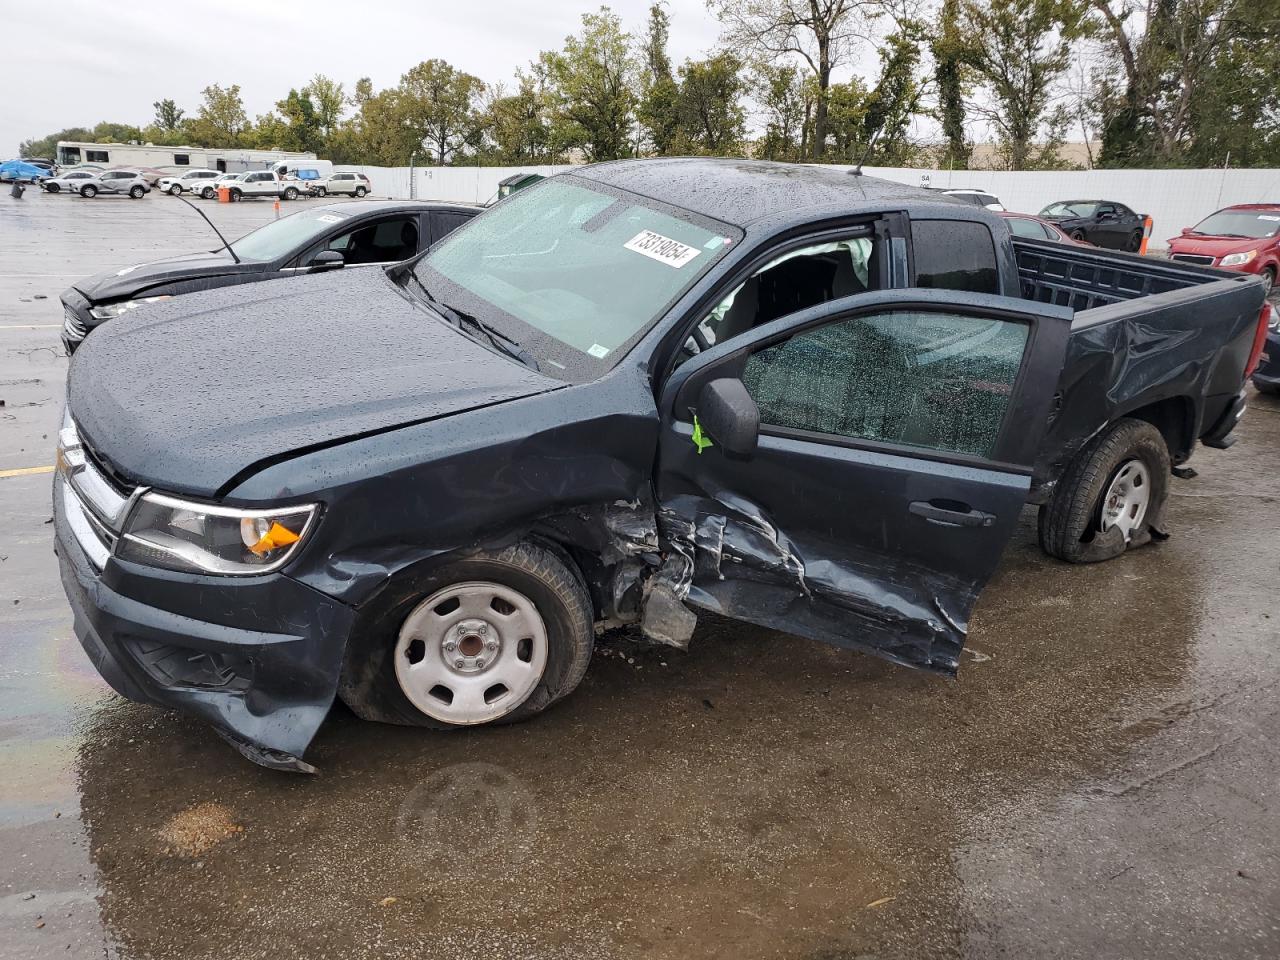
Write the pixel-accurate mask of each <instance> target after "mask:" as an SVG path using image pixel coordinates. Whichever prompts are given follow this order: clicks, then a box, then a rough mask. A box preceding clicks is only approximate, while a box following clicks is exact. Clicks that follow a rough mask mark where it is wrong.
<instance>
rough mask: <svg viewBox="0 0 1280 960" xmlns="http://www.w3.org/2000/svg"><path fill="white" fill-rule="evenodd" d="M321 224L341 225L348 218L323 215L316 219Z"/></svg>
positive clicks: (333, 214) (330, 214)
mask: <svg viewBox="0 0 1280 960" xmlns="http://www.w3.org/2000/svg"><path fill="white" fill-rule="evenodd" d="M316 219H317V220H319V221H320V222H321V223H341V222H342V221H343V220H345V219H347V218H346V217H340V216H338V215H337V214H336V213H322V214H320V216H318V217H316Z"/></svg>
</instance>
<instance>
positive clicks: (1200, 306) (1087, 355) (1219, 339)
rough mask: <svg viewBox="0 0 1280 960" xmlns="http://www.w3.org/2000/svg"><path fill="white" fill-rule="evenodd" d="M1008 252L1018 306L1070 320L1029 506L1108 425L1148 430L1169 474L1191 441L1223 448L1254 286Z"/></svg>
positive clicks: (1071, 252)
mask: <svg viewBox="0 0 1280 960" xmlns="http://www.w3.org/2000/svg"><path fill="white" fill-rule="evenodd" d="M1013 246H1014V256H1015V258H1016V260H1017V266H1018V275H1019V281H1020V284H1021V293H1022V296H1023V298H1024V299H1028V300H1035V301H1038V302H1041V303H1054V304H1058V305H1060V306H1069V307H1072V308H1073V309H1074V310H1075V311H1076V315H1075V318H1074V320H1073V321H1072V324H1071V338H1070V340H1069V341H1068V344H1067V352H1066V356H1065V358H1064V360H1063V366H1062V373H1061V375H1060V376H1059V379H1058V391H1057V396H1056V397H1055V402H1054V411H1053V413H1052V414H1051V415H1050V421H1049V424H1048V431H1047V434H1046V437H1045V444H1044V447H1043V449H1042V452H1041V456H1040V458H1039V460H1038V462H1037V465H1036V471H1035V483H1034V486H1033V491H1032V502H1043V501H1044V499H1046V498H1047V496H1048V495H1049V492H1050V491H1051V490H1052V488H1053V486H1054V484H1056V482H1057V480H1058V478H1059V477H1060V476H1061V474H1062V471H1063V470H1064V469H1065V468H1066V466H1067V464H1068V463H1069V462H1070V461H1071V459H1072V457H1074V456H1075V454H1076V453H1077V452H1078V451H1079V450H1080V448H1081V447H1083V446H1084V445H1085V444H1086V443H1088V441H1089V440H1090V439H1091V438H1092V437H1093V436H1094V435H1095V434H1096V433H1097V432H1098V431H1099V430H1101V429H1103V428H1104V427H1106V426H1107V425H1108V424H1109V423H1112V422H1114V421H1115V420H1116V419H1118V418H1120V417H1136V418H1138V419H1143V420H1147V421H1149V422H1151V423H1153V424H1154V425H1155V426H1156V427H1157V428H1158V429H1159V430H1160V431H1161V433H1162V434H1163V435H1164V437H1165V442H1166V443H1167V444H1168V446H1169V453H1170V455H1171V457H1172V458H1173V462H1174V463H1175V464H1177V463H1182V462H1184V461H1185V460H1186V459H1187V458H1188V457H1190V455H1191V453H1192V451H1193V450H1194V448H1195V444H1196V442H1197V441H1203V442H1205V443H1210V444H1213V445H1215V446H1225V445H1227V444H1229V443H1230V440H1229V434H1230V432H1231V429H1232V428H1233V427H1234V426H1235V423H1236V421H1237V420H1238V419H1239V416H1240V414H1241V412H1242V411H1243V400H1242V398H1241V389H1242V387H1243V384H1244V367H1245V364H1246V362H1247V361H1248V357H1249V351H1250V349H1251V347H1252V345H1253V341H1254V336H1255V334H1256V332H1257V327H1258V322H1259V311H1260V310H1261V308H1262V302H1263V295H1262V284H1261V283H1260V282H1259V281H1258V280H1257V278H1254V277H1249V276H1247V275H1243V274H1239V275H1237V274H1230V273H1226V272H1224V271H1221V270H1214V269H1212V268H1209V267H1200V266H1196V265H1194V264H1187V263H1178V262H1174V261H1168V260H1155V259H1152V258H1148V257H1140V256H1136V255H1133V254H1127V253H1118V252H1114V251H1110V250H1095V249H1091V248H1087V247H1075V246H1068V245H1066V244H1057V243H1050V242H1047V241H1045V242H1042V241H1035V240H1024V239H1021V238H1014V239H1013Z"/></svg>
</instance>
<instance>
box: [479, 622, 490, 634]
mask: <svg viewBox="0 0 1280 960" xmlns="http://www.w3.org/2000/svg"><path fill="white" fill-rule="evenodd" d="M488 632H489V627H488V626H487V625H486V624H483V623H482V624H480V626H478V627H476V633H478V634H480V636H482V637H483V636H484V635H485V634H486V633H488Z"/></svg>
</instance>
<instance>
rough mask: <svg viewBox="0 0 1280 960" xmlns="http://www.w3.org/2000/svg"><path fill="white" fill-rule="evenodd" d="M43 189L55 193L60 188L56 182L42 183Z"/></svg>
mask: <svg viewBox="0 0 1280 960" xmlns="http://www.w3.org/2000/svg"><path fill="white" fill-rule="evenodd" d="M44 189H45V193H57V192H58V191H59V190H61V189H62V188H61V187H59V186H58V185H57V184H56V183H46V184H45V185H44Z"/></svg>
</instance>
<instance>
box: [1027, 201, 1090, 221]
mask: <svg viewBox="0 0 1280 960" xmlns="http://www.w3.org/2000/svg"><path fill="white" fill-rule="evenodd" d="M1097 209H1098V205H1097V204H1096V203H1089V202H1088V201H1086V200H1067V201H1064V202H1062V203H1051V204H1049V206H1047V207H1045V208H1044V209H1043V210H1041V211H1040V216H1042V217H1092V216H1093V214H1094V211H1095V210H1097Z"/></svg>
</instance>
